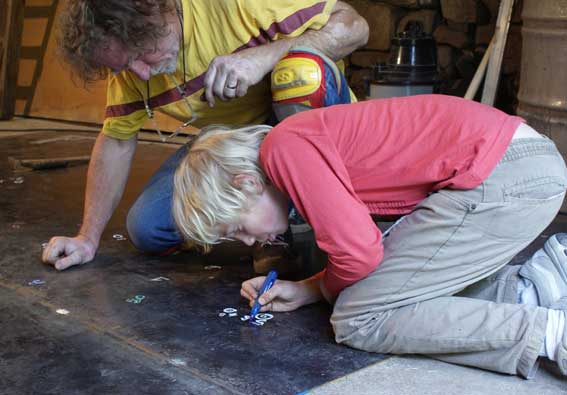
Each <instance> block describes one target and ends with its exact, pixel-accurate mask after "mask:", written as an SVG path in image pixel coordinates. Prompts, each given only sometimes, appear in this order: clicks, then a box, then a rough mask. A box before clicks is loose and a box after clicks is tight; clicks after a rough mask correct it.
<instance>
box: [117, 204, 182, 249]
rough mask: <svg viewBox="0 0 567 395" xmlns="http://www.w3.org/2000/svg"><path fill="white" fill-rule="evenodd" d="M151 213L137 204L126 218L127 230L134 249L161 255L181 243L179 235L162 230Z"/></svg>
mask: <svg viewBox="0 0 567 395" xmlns="http://www.w3.org/2000/svg"><path fill="white" fill-rule="evenodd" d="M151 214H152V213H151V211H149V210H148V211H147V210H143V209H141V208H140V207H138V206H137V205H136V204H135V205H134V206H132V207H131V208H130V210H129V211H128V216H127V217H126V229H127V231H128V236H129V239H130V241H131V242H132V244H133V245H134V247H136V248H137V249H138V250H140V251H143V252H147V253H151V254H161V253H164V252H165V251H167V250H168V249H170V248H171V247H174V246H176V245H178V244H179V243H180V242H181V241H180V240H177V238H178V236H177V235H170V234H169V233H174V232H167V231H164V230H163V229H161V228H160V225H159V223H157V221H156V220H155V218H152V217H151Z"/></svg>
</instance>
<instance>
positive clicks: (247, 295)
mask: <svg viewBox="0 0 567 395" xmlns="http://www.w3.org/2000/svg"><path fill="white" fill-rule="evenodd" d="M240 296H242V297H243V298H244V299H248V300H249V301H250V302H251V303H252V304H254V300H255V299H256V296H254V295H253V294H251V293H250V292H248V291H246V290H244V288H240Z"/></svg>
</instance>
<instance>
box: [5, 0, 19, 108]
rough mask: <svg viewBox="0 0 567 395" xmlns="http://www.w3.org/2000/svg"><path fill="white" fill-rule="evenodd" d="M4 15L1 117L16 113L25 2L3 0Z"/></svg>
mask: <svg viewBox="0 0 567 395" xmlns="http://www.w3.org/2000/svg"><path fill="white" fill-rule="evenodd" d="M0 4H1V6H0V9H2V13H1V14H2V16H0V18H6V19H5V20H4V21H3V23H0V26H2V27H3V29H2V30H1V31H0V119H10V118H12V117H13V115H14V108H15V89H16V81H17V77H18V59H19V55H20V42H21V37H22V26H23V20H24V2H23V1H21V0H3V1H1V2H0Z"/></svg>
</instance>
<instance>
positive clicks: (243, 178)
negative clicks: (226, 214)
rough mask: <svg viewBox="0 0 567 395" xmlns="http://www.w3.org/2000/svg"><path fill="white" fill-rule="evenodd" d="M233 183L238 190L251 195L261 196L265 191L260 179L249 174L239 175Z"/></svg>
mask: <svg viewBox="0 0 567 395" xmlns="http://www.w3.org/2000/svg"><path fill="white" fill-rule="evenodd" d="M232 182H233V184H234V186H235V187H236V188H238V189H240V190H241V191H243V192H245V193H248V194H250V195H260V194H262V192H263V191H264V188H263V186H262V184H260V182H259V181H258V179H257V178H256V177H254V176H251V175H249V174H238V175H236V176H234V179H233V181H232Z"/></svg>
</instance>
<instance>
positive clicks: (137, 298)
mask: <svg viewBox="0 0 567 395" xmlns="http://www.w3.org/2000/svg"><path fill="white" fill-rule="evenodd" d="M145 298H146V297H145V296H144V295H136V296H134V297H133V298H130V299H126V302H128V303H135V304H140V303H142V300H144V299H145Z"/></svg>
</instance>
